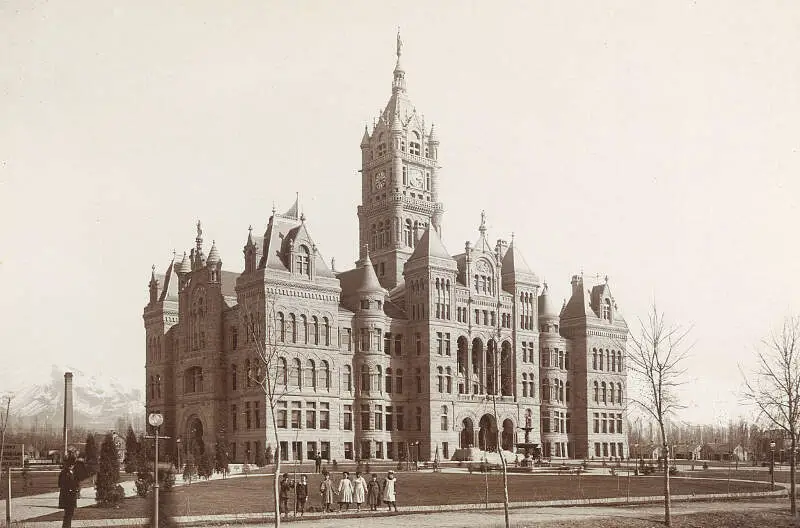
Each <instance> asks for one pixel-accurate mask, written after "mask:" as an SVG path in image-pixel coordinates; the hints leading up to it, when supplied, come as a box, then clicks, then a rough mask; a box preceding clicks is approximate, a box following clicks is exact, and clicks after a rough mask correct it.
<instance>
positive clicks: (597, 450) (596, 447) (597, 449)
mask: <svg viewBox="0 0 800 528" xmlns="http://www.w3.org/2000/svg"><path fill="white" fill-rule="evenodd" d="M594 456H596V457H597V458H600V442H595V443H594Z"/></svg>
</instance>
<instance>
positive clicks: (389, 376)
mask: <svg viewBox="0 0 800 528" xmlns="http://www.w3.org/2000/svg"><path fill="white" fill-rule="evenodd" d="M393 376H394V373H393V372H392V367H389V368H387V369H386V393H387V394H391V393H392V388H393V387H392V386H393V385H394V384H393V383H392V377H393Z"/></svg>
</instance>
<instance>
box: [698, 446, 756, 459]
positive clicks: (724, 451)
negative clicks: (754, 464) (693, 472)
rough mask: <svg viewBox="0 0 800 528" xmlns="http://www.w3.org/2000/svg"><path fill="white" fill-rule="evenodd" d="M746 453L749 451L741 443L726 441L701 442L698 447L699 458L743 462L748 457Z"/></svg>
mask: <svg viewBox="0 0 800 528" xmlns="http://www.w3.org/2000/svg"><path fill="white" fill-rule="evenodd" d="M748 455H749V453H748V452H747V450H746V449H745V448H744V447H743V446H742V445H741V444H737V445H735V446H734V445H732V444H727V443H708V444H703V447H702V448H701V449H700V458H701V459H702V460H716V461H721V462H727V461H729V460H730V461H737V462H745V461H747V460H748V458H749V456H748Z"/></svg>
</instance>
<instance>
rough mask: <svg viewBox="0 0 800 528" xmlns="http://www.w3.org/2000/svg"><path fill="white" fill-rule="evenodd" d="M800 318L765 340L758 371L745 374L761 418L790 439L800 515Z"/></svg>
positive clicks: (793, 508) (792, 477) (791, 500)
mask: <svg viewBox="0 0 800 528" xmlns="http://www.w3.org/2000/svg"><path fill="white" fill-rule="evenodd" d="M799 339H800V317H798V316H794V317H787V318H786V319H785V320H784V321H783V326H782V328H781V329H780V330H779V331H773V332H771V333H770V335H769V337H767V338H765V339H764V340H763V341H762V346H761V348H760V350H758V352H757V366H756V370H755V371H753V372H751V373H750V375H749V376H747V375H745V374H744V372H742V375H743V377H744V383H745V394H744V397H745V399H746V400H747V401H749V402H751V403H754V404H755V405H756V406H757V407H758V409H759V411H760V417H761V418H765V419H766V421H767V422H768V423H769V424H771V425H773V426H775V427H777V428H778V429H781V430H782V431H783V432H784V433H785V434H786V435H787V436H788V437H789V439H790V441H791V446H792V450H791V452H790V456H789V475H790V484H789V485H790V492H789V505H790V506H789V508H790V511H791V514H792V517H796V516H797V499H796V497H795V487H796V485H795V472H796V468H795V464H796V462H795V457H796V456H797V435H798V433H800V431H798V426H799V425H800V423H798V422H800V343H798V340H799Z"/></svg>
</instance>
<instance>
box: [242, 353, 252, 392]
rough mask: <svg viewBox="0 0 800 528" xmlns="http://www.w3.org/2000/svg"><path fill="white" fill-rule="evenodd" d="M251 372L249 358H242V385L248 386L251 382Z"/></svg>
mask: <svg viewBox="0 0 800 528" xmlns="http://www.w3.org/2000/svg"><path fill="white" fill-rule="evenodd" d="M252 376H253V373H252V372H250V360H249V359H245V360H244V386H245V387H250V386H251V385H252V384H253V380H252Z"/></svg>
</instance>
